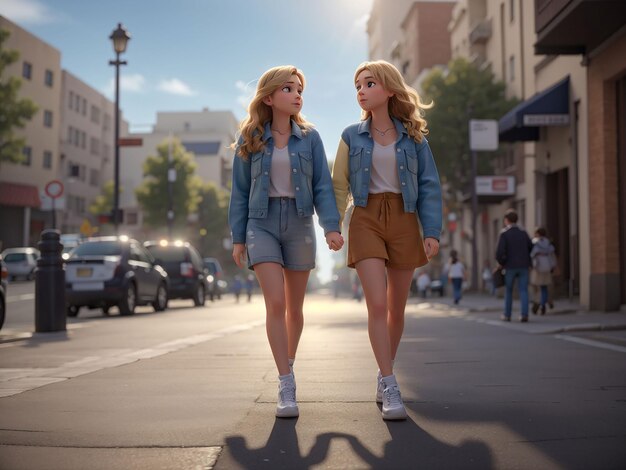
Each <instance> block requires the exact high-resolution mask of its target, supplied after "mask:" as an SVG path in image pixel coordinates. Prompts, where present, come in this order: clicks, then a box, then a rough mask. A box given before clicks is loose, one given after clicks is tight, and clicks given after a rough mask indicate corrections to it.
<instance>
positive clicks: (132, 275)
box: [65, 236, 168, 317]
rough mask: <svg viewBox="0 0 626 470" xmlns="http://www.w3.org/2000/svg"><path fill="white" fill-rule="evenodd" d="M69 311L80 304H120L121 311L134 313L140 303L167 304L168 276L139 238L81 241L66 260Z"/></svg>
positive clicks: (162, 306)
mask: <svg viewBox="0 0 626 470" xmlns="http://www.w3.org/2000/svg"><path fill="white" fill-rule="evenodd" d="M65 281H66V290H65V298H66V303H67V315H68V316H70V317H75V316H77V315H78V313H79V310H80V308H81V307H88V308H102V311H103V312H104V313H105V314H108V313H109V309H110V308H111V307H113V306H117V307H118V308H119V310H120V314H122V315H132V314H133V313H135V307H136V306H137V305H148V304H150V305H152V307H153V308H154V310H155V311H162V310H165V309H166V308H167V302H168V296H167V293H168V277H167V273H166V272H165V270H164V269H163V268H162V267H161V266H159V265H158V264H157V263H155V260H154V258H153V257H152V255H151V254H150V253H149V252H148V251H147V250H146V249H145V248H144V247H143V246H142V245H141V243H139V242H138V241H137V240H133V239H129V238H128V237H124V236H121V237H94V238H88V239H87V240H86V241H85V242H83V243H81V244H80V245H78V246H77V247H76V248H75V249H74V250H73V251H72V252H71V255H70V257H69V258H68V259H67V260H66V262H65Z"/></svg>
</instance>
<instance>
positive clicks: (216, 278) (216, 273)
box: [202, 258, 228, 302]
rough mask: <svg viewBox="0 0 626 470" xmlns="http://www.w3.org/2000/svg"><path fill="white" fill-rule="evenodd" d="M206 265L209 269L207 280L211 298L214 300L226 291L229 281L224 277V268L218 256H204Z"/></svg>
mask: <svg viewBox="0 0 626 470" xmlns="http://www.w3.org/2000/svg"><path fill="white" fill-rule="evenodd" d="M202 261H203V262H204V267H205V268H206V269H207V271H208V275H207V280H208V282H209V298H210V299H211V302H213V301H214V300H215V299H216V298H217V299H221V298H222V292H225V291H226V287H227V285H228V284H227V283H226V281H225V280H224V279H223V277H224V270H223V269H222V265H221V264H220V262H219V261H218V260H217V259H216V258H204V259H203V260H202Z"/></svg>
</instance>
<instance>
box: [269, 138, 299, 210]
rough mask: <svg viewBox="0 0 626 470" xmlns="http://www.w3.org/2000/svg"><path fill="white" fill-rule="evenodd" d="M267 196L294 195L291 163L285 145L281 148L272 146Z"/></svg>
mask: <svg viewBox="0 0 626 470" xmlns="http://www.w3.org/2000/svg"><path fill="white" fill-rule="evenodd" d="M269 197H293V198H295V197H296V193H295V191H294V190H293V185H292V184H291V163H290V162H289V148H288V146H287V145H285V146H284V147H283V148H282V149H279V148H278V147H274V151H273V152H272V166H271V168H270V189H269Z"/></svg>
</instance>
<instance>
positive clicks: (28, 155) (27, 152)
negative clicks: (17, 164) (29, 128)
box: [22, 147, 33, 166]
mask: <svg viewBox="0 0 626 470" xmlns="http://www.w3.org/2000/svg"><path fill="white" fill-rule="evenodd" d="M22 155H23V157H24V158H22V165H24V166H30V165H31V163H32V162H33V149H32V148H30V147H24V148H23V149H22Z"/></svg>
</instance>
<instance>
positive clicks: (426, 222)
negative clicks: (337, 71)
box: [332, 118, 443, 240]
mask: <svg viewBox="0 0 626 470" xmlns="http://www.w3.org/2000/svg"><path fill="white" fill-rule="evenodd" d="M392 120H393V123H394V125H395V127H396V131H397V133H398V140H397V141H396V145H395V148H396V152H395V155H396V164H397V168H398V177H399V180H400V190H401V192H402V199H403V202H404V211H405V212H415V213H416V215H417V217H418V220H419V221H420V223H421V226H422V230H423V232H424V238H429V237H430V238H435V239H437V240H439V237H440V236H441V224H442V209H443V202H442V199H441V184H440V183H439V174H438V173H437V167H436V165H435V160H434V158H433V154H432V152H431V151H430V147H429V146H428V141H427V140H426V138H425V137H424V138H422V142H417V141H416V140H415V139H413V138H412V137H411V136H410V135H409V134H408V131H407V130H406V128H405V127H404V125H402V122H400V120H398V119H396V118H392ZM370 125H371V118H370V119H367V120H365V121H361V122H358V123H356V124H352V125H351V126H348V127H347V128H346V129H345V130H344V131H343V133H342V134H341V140H340V141H339V149H338V150H337V157H336V158H335V163H334V165H333V174H332V178H333V187H334V189H335V198H336V201H337V208H338V210H339V214H340V215H341V221H343V216H344V213H345V210H346V207H347V204H348V195H349V194H350V193H351V194H352V198H353V200H354V205H355V206H362V207H365V206H366V205H367V197H368V194H369V186H370V173H371V168H372V151H373V148H374V140H373V139H372V134H371V132H370Z"/></svg>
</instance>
